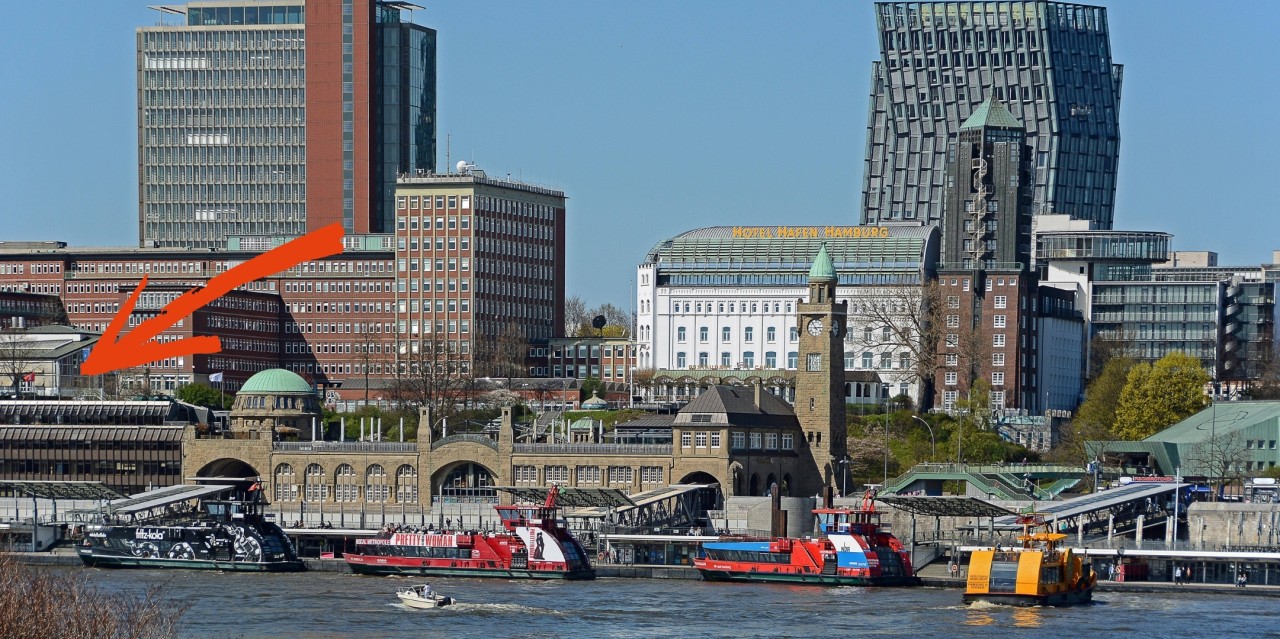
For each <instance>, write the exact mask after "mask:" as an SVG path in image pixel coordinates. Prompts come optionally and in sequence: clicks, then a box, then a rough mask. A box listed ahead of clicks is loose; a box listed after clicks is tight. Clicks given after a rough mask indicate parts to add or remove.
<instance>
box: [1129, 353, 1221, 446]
mask: <svg viewBox="0 0 1280 639" xmlns="http://www.w3.org/2000/svg"><path fill="white" fill-rule="evenodd" d="M1208 383H1209V374H1208V373H1206V372H1205V370H1204V368H1202V367H1201V365H1200V360H1199V359H1197V358H1195V357H1192V356H1190V355H1187V354H1186V353H1180V352H1175V353H1169V354H1168V355H1165V356H1164V357H1161V358H1160V359H1159V360H1158V361H1156V363H1155V364H1147V363H1145V362H1144V363H1142V364H1138V365H1136V366H1134V367H1133V368H1132V369H1130V370H1129V376H1128V380H1127V381H1126V382H1125V385H1124V389H1123V390H1121V391H1120V402H1119V404H1118V405H1117V406H1116V426H1115V435H1116V437H1117V438H1119V439H1134V440H1136V439H1144V438H1146V437H1150V436H1151V435H1154V434H1155V433H1156V432H1157V431H1159V430H1161V429H1163V428H1166V427H1168V426H1171V425H1173V424H1175V423H1177V422H1179V421H1181V420H1183V419H1185V418H1187V417H1189V416H1191V415H1193V414H1195V413H1197V412H1199V411H1200V410H1201V409H1203V408H1204V407H1205V405H1206V404H1207V398H1206V397H1205V394H1204V387H1205V384H1208Z"/></svg>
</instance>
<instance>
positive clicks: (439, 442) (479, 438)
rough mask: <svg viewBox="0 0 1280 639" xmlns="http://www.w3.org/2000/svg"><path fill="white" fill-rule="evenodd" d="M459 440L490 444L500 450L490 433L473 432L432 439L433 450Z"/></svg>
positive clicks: (489, 445) (494, 448) (490, 446)
mask: <svg viewBox="0 0 1280 639" xmlns="http://www.w3.org/2000/svg"><path fill="white" fill-rule="evenodd" d="M458 442H471V443H473V444H481V445H484V446H488V447H489V448H492V449H493V450H498V442H497V441H496V440H494V439H493V438H492V437H489V436H488V435H473V434H463V435H449V436H448V437H441V438H440V439H433V440H431V450H435V449H437V448H439V447H441V446H444V445H446V444H456V443H458Z"/></svg>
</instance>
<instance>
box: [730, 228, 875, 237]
mask: <svg viewBox="0 0 1280 639" xmlns="http://www.w3.org/2000/svg"><path fill="white" fill-rule="evenodd" d="M873 237H876V238H883V237H889V229H888V228H886V227H883V226H735V227H733V239H744V240H772V239H789V240H804V239H810V238H812V239H817V238H842V239H843V238H855V239H856V238H873Z"/></svg>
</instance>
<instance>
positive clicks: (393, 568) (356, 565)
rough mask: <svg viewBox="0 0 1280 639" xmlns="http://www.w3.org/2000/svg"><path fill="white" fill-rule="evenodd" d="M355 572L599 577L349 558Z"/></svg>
mask: <svg viewBox="0 0 1280 639" xmlns="http://www.w3.org/2000/svg"><path fill="white" fill-rule="evenodd" d="M347 565H348V566H350V567H351V572H354V573H356V574H357V575H376V576H393V575H399V576H408V577H417V576H423V577H493V578H498V579H569V580H589V579H595V578H596V571H595V570H591V569H588V570H575V571H570V570H520V569H514V568H469V567H466V566H422V565H412V564H408V563H405V564H396V563H389V562H388V563H381V562H379V563H364V562H361V561H358V560H356V561H353V558H352V557H348V558H347Z"/></svg>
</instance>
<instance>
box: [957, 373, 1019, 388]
mask: <svg viewBox="0 0 1280 639" xmlns="http://www.w3.org/2000/svg"><path fill="white" fill-rule="evenodd" d="M959 381H960V379H959V374H958V373H957V372H956V371H947V372H946V374H945V377H944V383H945V384H946V385H947V386H955V385H956V384H958V383H959ZM991 385H992V386H1004V373H1003V372H1001V371H997V372H994V373H991Z"/></svg>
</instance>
